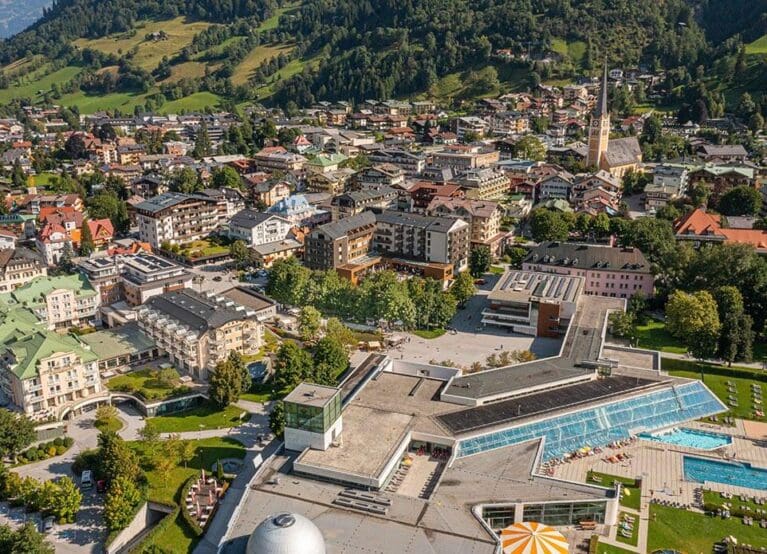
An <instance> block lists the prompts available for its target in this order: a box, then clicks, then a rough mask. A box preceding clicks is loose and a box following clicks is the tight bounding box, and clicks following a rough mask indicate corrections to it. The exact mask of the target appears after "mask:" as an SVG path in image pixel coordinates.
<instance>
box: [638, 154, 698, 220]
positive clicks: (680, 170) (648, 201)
mask: <svg viewBox="0 0 767 554" xmlns="http://www.w3.org/2000/svg"><path fill="white" fill-rule="evenodd" d="M688 178H689V171H688V169H687V168H686V167H684V166H681V165H658V166H656V167H655V169H654V170H653V173H652V183H650V184H648V185H647V186H646V187H645V189H644V196H645V203H644V207H645V210H647V211H650V210H653V209H655V210H657V209H659V208H662V207H664V206H666V205H668V204H669V203H670V202H672V201H673V200H675V199H677V198H680V197H681V196H682V195H684V194H685V193H686V192H687V181H688Z"/></svg>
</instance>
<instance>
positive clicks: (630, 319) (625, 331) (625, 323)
mask: <svg viewBox="0 0 767 554" xmlns="http://www.w3.org/2000/svg"><path fill="white" fill-rule="evenodd" d="M609 322H610V332H611V333H612V334H613V336H616V337H622V338H632V337H633V336H634V316H633V315H632V314H630V313H626V312H613V313H611V314H610V320H609Z"/></svg>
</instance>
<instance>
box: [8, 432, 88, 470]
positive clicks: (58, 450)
mask: <svg viewBox="0 0 767 554" xmlns="http://www.w3.org/2000/svg"><path fill="white" fill-rule="evenodd" d="M74 443H75V441H74V439H73V438H72V437H57V438H55V439H53V440H52V441H49V442H45V443H42V444H39V445H37V446H33V447H31V448H28V449H27V450H25V451H24V452H22V453H21V454H19V457H18V459H17V463H16V466H21V465H24V464H28V463H31V462H37V461H39V460H47V459H48V458H53V457H54V456H61V455H62V454H64V453H65V452H66V451H67V450H69V449H70V448H71V447H72V445H73V444H74Z"/></svg>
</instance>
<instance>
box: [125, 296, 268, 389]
mask: <svg viewBox="0 0 767 554" xmlns="http://www.w3.org/2000/svg"><path fill="white" fill-rule="evenodd" d="M138 323H139V328H140V329H141V330H142V331H143V332H144V333H146V334H147V335H149V336H150V337H151V338H152V339H153V340H154V341H155V342H156V343H157V346H158V347H159V348H160V349H162V350H163V351H165V352H166V353H167V354H168V356H169V357H170V360H171V361H172V362H173V363H174V364H175V365H176V366H177V367H178V369H179V370H181V371H184V372H186V373H189V374H191V375H192V376H194V377H196V378H198V379H207V377H208V374H209V372H210V371H213V370H214V369H215V367H216V364H217V363H218V362H220V361H223V360H225V359H226V357H227V356H228V355H229V352H231V351H236V352H239V353H240V354H242V355H245V356H247V355H251V354H255V353H256V352H258V349H259V348H261V345H262V341H263V325H262V324H261V323H260V322H259V321H258V319H257V318H256V316H255V313H254V312H252V311H250V310H248V309H246V308H244V307H243V306H238V305H236V304H235V303H234V302H233V301H231V300H230V299H228V298H223V297H217V296H212V295H205V294H200V293H198V292H195V291H193V290H191V289H184V290H180V291H176V292H169V293H166V294H161V295H159V296H155V297H153V298H150V299H149V300H148V301H147V302H146V304H144V305H142V306H140V307H139V308H138Z"/></svg>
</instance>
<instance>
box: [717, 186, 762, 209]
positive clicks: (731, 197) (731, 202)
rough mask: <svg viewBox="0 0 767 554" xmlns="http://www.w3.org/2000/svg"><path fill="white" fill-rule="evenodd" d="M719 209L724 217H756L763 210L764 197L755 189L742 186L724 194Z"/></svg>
mask: <svg viewBox="0 0 767 554" xmlns="http://www.w3.org/2000/svg"><path fill="white" fill-rule="evenodd" d="M717 207H718V208H719V211H720V212H721V213H723V214H724V215H756V214H758V213H759V210H761V208H762V195H761V194H760V193H759V191H758V190H757V189H755V188H754V187H751V186H748V185H741V186H739V187H734V188H732V189H730V190H728V191H727V192H726V193H724V194H723V195H722V197H721V198H720V199H719V203H718V205H717Z"/></svg>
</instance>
